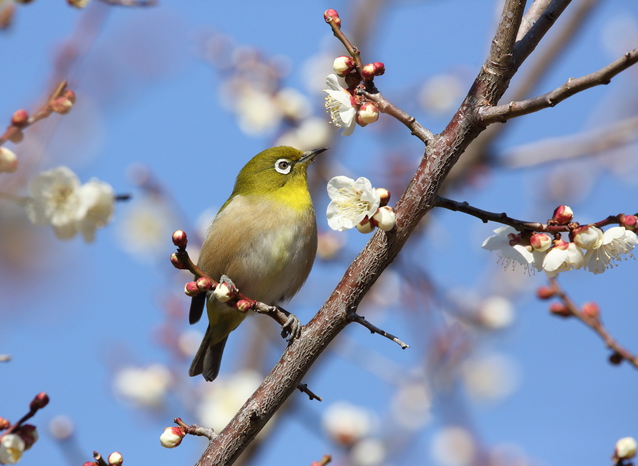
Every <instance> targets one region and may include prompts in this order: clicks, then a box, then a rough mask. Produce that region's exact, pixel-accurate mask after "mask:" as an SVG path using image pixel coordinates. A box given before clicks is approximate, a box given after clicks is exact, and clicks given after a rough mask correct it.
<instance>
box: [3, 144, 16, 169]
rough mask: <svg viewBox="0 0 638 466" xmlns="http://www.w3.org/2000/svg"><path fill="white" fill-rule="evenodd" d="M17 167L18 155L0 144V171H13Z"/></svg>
mask: <svg viewBox="0 0 638 466" xmlns="http://www.w3.org/2000/svg"><path fill="white" fill-rule="evenodd" d="M17 169H18V157H16V155H15V154H14V153H13V151H10V150H9V149H7V148H6V147H1V146H0V172H4V173H13V172H14V171H16V170H17Z"/></svg>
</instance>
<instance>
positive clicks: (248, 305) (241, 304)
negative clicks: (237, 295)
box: [235, 299, 253, 312]
mask: <svg viewBox="0 0 638 466" xmlns="http://www.w3.org/2000/svg"><path fill="white" fill-rule="evenodd" d="M235 307H236V308H237V310H238V311H240V312H248V311H250V310H251V309H252V308H253V303H252V302H250V301H248V300H247V299H240V300H239V301H237V305H236V306H235Z"/></svg>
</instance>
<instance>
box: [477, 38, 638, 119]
mask: <svg viewBox="0 0 638 466" xmlns="http://www.w3.org/2000/svg"><path fill="white" fill-rule="evenodd" d="M636 62H638V48H635V49H633V50H632V51H631V52H627V53H626V54H624V55H623V56H622V57H620V58H619V59H617V60H615V61H614V62H612V63H610V64H609V65H607V66H606V67H604V68H602V69H600V70H598V71H595V72H594V73H590V74H588V75H586V76H582V77H580V78H570V79H568V80H567V82H566V83H565V84H563V85H562V86H560V87H558V88H556V89H554V90H553V91H551V92H548V93H547V94H543V95H541V96H538V97H534V98H531V99H527V100H523V101H520V102H510V103H509V104H506V105H497V106H494V107H483V108H481V110H480V112H479V114H480V116H481V120H482V121H483V123H485V124H491V123H495V122H497V121H501V122H504V121H507V120H509V119H510V118H515V117H518V116H521V115H527V114H528V113H533V112H537V111H539V110H542V109H544V108H548V107H554V106H555V105H557V104H559V103H560V102H562V101H563V100H565V99H567V98H568V97H571V96H573V95H574V94H577V93H579V92H582V91H584V90H586V89H589V88H591V87H595V86H600V85H601V84H609V82H610V81H611V79H612V78H613V77H614V76H616V75H617V74H618V73H620V72H621V71H624V70H626V69H627V68H629V67H630V66H632V65H634V64H635V63H636Z"/></svg>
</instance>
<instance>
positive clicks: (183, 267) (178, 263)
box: [171, 252, 187, 270]
mask: <svg viewBox="0 0 638 466" xmlns="http://www.w3.org/2000/svg"><path fill="white" fill-rule="evenodd" d="M171 264H173V267H175V268H176V269H179V270H186V269H187V267H186V264H184V263H183V262H182V261H181V260H180V259H179V256H178V255H177V253H175V252H174V253H173V254H171Z"/></svg>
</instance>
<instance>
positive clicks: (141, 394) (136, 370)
mask: <svg viewBox="0 0 638 466" xmlns="http://www.w3.org/2000/svg"><path fill="white" fill-rule="evenodd" d="M172 382H173V377H172V376H171V373H170V371H169V370H168V368H167V367H165V366H162V365H160V364H153V365H150V366H148V367H124V368H122V369H120V370H119V371H118V372H116V374H115V377H114V379H113V389H114V390H115V393H116V394H117V395H118V396H120V397H121V398H123V399H125V400H127V401H130V402H131V403H132V404H133V405H135V406H137V407H145V408H160V407H161V406H162V405H163V403H164V400H165V398H166V396H167V394H168V389H169V388H170V386H171V384H172Z"/></svg>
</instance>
